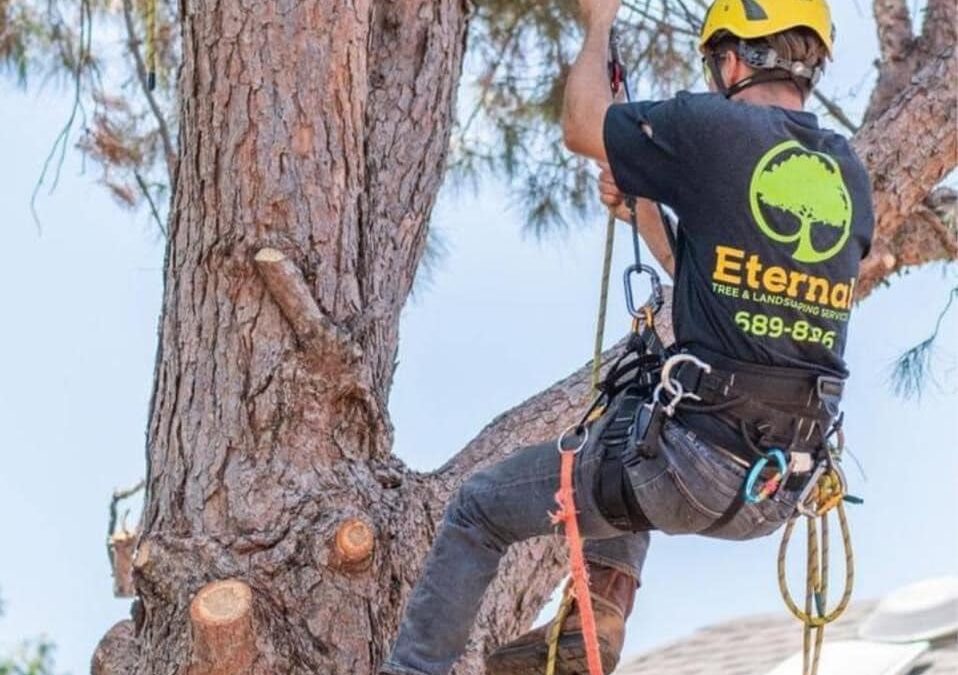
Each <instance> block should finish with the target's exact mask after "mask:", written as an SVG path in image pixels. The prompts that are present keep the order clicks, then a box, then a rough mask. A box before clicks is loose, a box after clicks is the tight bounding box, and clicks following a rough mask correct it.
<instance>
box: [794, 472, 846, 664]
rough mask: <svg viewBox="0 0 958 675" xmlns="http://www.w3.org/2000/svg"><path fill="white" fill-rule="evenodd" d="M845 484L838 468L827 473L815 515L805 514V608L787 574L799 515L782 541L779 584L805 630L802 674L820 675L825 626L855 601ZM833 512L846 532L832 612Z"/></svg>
mask: <svg viewBox="0 0 958 675" xmlns="http://www.w3.org/2000/svg"><path fill="white" fill-rule="evenodd" d="M844 492H845V486H844V484H843V482H842V479H841V477H840V476H839V475H838V472H837V471H835V470H834V469H832V470H829V471H828V472H826V473H825V474H824V475H823V476H822V477H821V478H820V479H819V481H818V485H817V486H816V488H815V491H814V493H813V495H812V498H811V500H810V504H811V505H813V506H814V509H813V512H814V517H812V516H805V520H806V527H807V535H808V536H807V542H806V568H805V607H804V610H802V609H799V607H798V605H797V604H796V602H795V599H794V598H793V597H792V594H791V591H790V590H789V588H788V579H787V578H786V576H785V564H786V561H787V558H788V545H789V542H790V541H791V538H792V533H793V532H794V529H795V523H796V521H797V520H798V518H799V516H798V515H796V516H794V517H793V518H791V519H790V520H789V521H788V523H787V524H786V526H785V532H784V534H783V535H782V543H781V546H779V549H778V587H779V590H780V591H781V593H782V599H783V600H784V601H785V606H786V607H788V610H789V611H790V612H791V613H792V614H793V615H794V616H795V618H797V619H798V620H799V621H801V622H802V624H803V630H802V675H816V674H817V673H818V667H819V662H820V660H821V655H822V645H823V643H824V640H825V626H827V625H828V624H830V623H832V622H833V621H835V620H837V619H838V618H839V617H841V615H842V614H843V613H844V612H845V609H846V608H847V607H848V603H849V602H850V601H851V597H852V588H853V586H854V583H855V556H854V551H853V550H852V540H851V531H850V529H849V526H848V515H847V514H846V512H845V504H844V502H843V501H842V498H843V497H844ZM832 511H836V512H837V513H838V523H839V526H840V527H841V533H842V547H843V548H844V553H845V589H844V591H843V592H842V597H841V599H840V600H839V602H838V605H837V606H836V607H835V608H834V609H833V610H831V611H828V607H827V601H828V573H829V558H830V552H831V551H830V548H829V523H828V517H829V514H830V513H831V512H832Z"/></svg>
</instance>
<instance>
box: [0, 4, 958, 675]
mask: <svg viewBox="0 0 958 675" xmlns="http://www.w3.org/2000/svg"><path fill="white" fill-rule="evenodd" d="M863 4H864V3H863ZM841 5H842V6H841V7H840V8H839V11H838V14H839V17H838V23H839V30H840V35H842V36H844V38H843V41H842V42H840V43H839V44H840V47H839V53H838V60H837V65H836V66H835V67H834V68H833V69H832V73H831V74H830V76H829V78H828V79H826V82H825V84H824V89H825V91H826V92H828V93H831V94H837V95H839V96H840V97H841V98H842V100H843V101H844V102H846V104H848V106H849V108H850V109H851V110H853V111H855V110H860V109H861V106H862V105H863V101H862V98H863V97H862V96H861V95H859V96H857V97H855V96H853V94H855V93H859V94H860V92H865V93H866V94H867V91H868V89H869V86H868V83H869V79H868V78H869V73H870V61H871V59H872V58H873V56H874V53H875V52H874V39H873V37H872V31H873V28H872V25H871V20H870V17H868V16H863V15H860V14H859V13H858V10H857V9H856V8H855V6H854V4H853V3H841ZM65 114H66V106H65V103H64V101H63V100H62V97H61V96H58V95H57V94H56V92H48V93H46V94H44V95H41V96H36V95H34V94H30V95H24V94H22V93H19V92H15V91H13V90H11V89H10V87H9V86H7V85H4V87H3V88H0V130H2V131H0V135H2V136H0V137H2V138H3V141H4V142H3V145H2V148H3V152H2V155H0V185H2V186H3V187H2V189H0V214H2V216H0V223H2V230H0V231H2V233H3V250H4V253H5V255H4V256H3V259H2V261H0V307H2V308H3V324H2V330H0V457H2V461H0V542H2V545H0V546H2V548H0V595H2V597H3V599H4V601H5V603H4V604H5V611H6V613H5V616H4V617H2V618H0V652H2V651H3V650H4V648H6V647H9V646H10V645H11V644H13V643H14V642H16V641H17V640H19V639H21V638H24V637H31V636H36V635H39V634H42V633H45V634H47V635H49V636H50V637H51V638H53V639H54V640H55V641H56V642H57V644H58V646H59V650H58V665H59V667H60V670H62V671H69V672H72V673H74V675H78V674H79V673H83V672H86V671H87V669H88V665H87V664H88V660H89V657H90V654H91V653H92V650H93V647H94V645H95V644H96V641H97V640H98V639H99V637H100V636H101V635H102V634H103V632H104V631H105V630H106V629H107V628H108V627H109V626H110V625H112V624H113V623H114V622H115V621H117V620H120V619H122V618H124V617H125V616H126V614H127V609H128V603H127V602H125V601H119V600H114V599H113V598H112V591H111V580H110V576H109V568H108V564H107V559H106V554H105V548H104V538H105V528H106V518H107V504H108V500H109V495H110V493H111V492H112V490H113V489H114V488H115V487H118V486H126V485H128V484H131V483H134V482H135V481H136V480H138V479H139V478H140V477H141V476H142V475H143V470H144V430H145V423H146V414H147V405H148V398H149V392H150V385H151V378H152V373H153V358H154V351H155V346H156V322H157V313H158V311H159V303H160V294H161V263H162V256H163V243H162V241H160V239H159V238H158V236H157V234H156V232H155V231H154V229H152V227H151V225H150V222H149V220H148V219H147V218H146V216H145V215H142V214H130V213H128V212H126V211H124V210H121V209H119V208H118V207H116V206H115V205H114V204H113V203H112V201H111V200H110V198H109V197H108V196H107V194H106V192H105V191H104V190H103V189H102V188H100V187H98V186H97V185H96V184H95V179H96V176H95V175H94V173H93V172H92V170H91V171H90V172H88V173H87V174H86V175H84V174H83V173H82V166H81V161H80V159H79V158H78V157H77V156H76V155H75V154H74V153H70V154H69V155H68V159H67V163H66V167H65V170H64V175H63V179H62V181H61V184H60V186H59V188H58V189H57V191H56V192H55V193H54V194H53V195H50V196H44V197H42V198H41V200H40V203H39V211H40V215H41V218H42V221H43V233H42V236H41V235H39V234H38V232H37V230H36V228H35V226H34V224H33V222H32V219H31V216H30V213H29V199H30V193H31V190H32V188H33V182H34V180H35V178H36V177H37V175H38V173H39V171H40V166H41V163H42V160H43V158H44V157H45V155H46V153H47V151H48V150H49V146H50V143H51V141H52V139H53V137H54V136H55V134H56V133H57V131H58V129H59V125H60V124H61V123H62V121H63V119H64V117H65ZM522 215H523V214H522V212H521V209H519V208H513V207H511V206H510V201H509V197H508V194H507V193H506V192H505V191H504V189H503V186H501V185H499V184H497V183H495V182H489V183H487V184H484V185H483V186H482V187H481V189H480V190H479V191H478V193H477V194H476V195H469V194H465V195H464V194H456V193H454V192H453V191H446V192H445V193H444V194H443V197H442V199H441V202H440V205H439V207H438V209H437V212H436V215H435V218H434V222H435V225H436V227H438V228H439V229H440V230H441V232H442V234H443V235H444V238H445V240H446V243H447V245H448V252H447V254H446V256H445V257H444V258H443V260H442V261H441V264H440V266H439V268H438V270H437V271H436V273H435V275H434V277H433V282H432V284H431V285H430V286H428V287H426V288H423V289H422V290H421V292H420V293H418V295H417V297H416V299H415V300H414V301H413V302H411V303H410V305H409V307H408V309H407V310H406V312H405V314H404V317H403V326H402V331H403V332H402V343H401V347H400V366H399V370H398V373H397V380H396V385H395V388H394V391H393V394H392V402H391V409H392V413H393V417H394V422H395V425H396V450H397V452H398V453H399V455H400V456H401V457H403V458H404V459H405V460H406V461H407V462H409V463H410V464H411V465H412V466H413V467H415V468H422V469H427V468H432V467H435V466H438V465H439V464H441V463H442V462H443V461H444V460H445V459H446V458H448V457H449V456H450V455H451V454H452V453H454V452H456V451H457V450H458V449H459V448H461V447H462V446H463V445H464V444H465V443H466V442H467V441H468V440H469V439H470V438H471V437H472V436H473V435H474V434H475V433H476V432H477V431H478V430H479V429H480V428H481V427H482V426H483V425H484V424H485V423H487V422H488V421H489V420H490V419H491V418H492V417H493V416H494V415H496V414H497V413H499V412H501V411H502V410H503V409H505V408H508V407H511V406H512V405H515V404H516V403H518V402H520V401H522V400H523V399H525V398H526V397H528V396H529V395H531V394H533V393H535V392H536V391H538V390H540V389H541V388H543V387H545V386H548V385H549V384H551V383H552V382H554V381H555V380H556V379H558V378H559V377H562V376H564V375H566V374H567V373H568V372H570V371H571V370H572V369H574V368H576V367H578V366H580V365H581V364H583V363H584V362H585V361H586V360H588V358H589V355H590V350H591V339H592V331H593V329H594V312H595V304H596V297H597V284H598V277H599V266H600V257H601V246H602V243H601V238H602V230H603V229H604V227H603V225H604V221H603V219H602V218H601V217H597V218H595V219H594V220H591V221H589V222H586V223H582V226H581V228H577V229H575V230H574V231H573V232H571V233H570V234H568V235H567V236H562V237H556V238H554V239H551V240H547V241H545V242H540V241H537V240H535V239H534V238H531V237H525V236H523V235H522V234H521V223H522ZM619 234H620V241H619V246H618V255H617V263H616V264H617V269H622V268H623V267H624V265H625V264H626V256H627V253H628V246H627V240H626V239H625V238H624V235H625V231H624V228H622V230H621V231H620V233H619ZM955 283H956V274H955V272H954V271H951V272H947V271H944V270H943V269H942V268H929V269H925V270H922V271H920V272H916V273H912V274H910V275H908V276H906V277H904V278H902V279H899V280H896V281H895V282H894V283H893V284H892V285H891V287H889V288H884V289H881V290H879V291H877V292H876V293H875V294H874V296H873V297H872V298H870V299H869V300H868V301H867V302H866V303H865V304H864V305H863V306H862V307H861V308H860V309H859V310H858V311H857V313H856V315H855V318H854V319H853V323H852V331H851V341H850V345H849V349H848V359H849V362H850V365H851V368H852V380H851V383H850V387H849V393H848V397H847V401H848V402H847V404H846V410H847V414H848V425H847V426H848V436H849V444H850V446H851V448H852V450H853V451H854V452H855V454H856V455H857V456H858V458H859V459H860V460H861V462H862V463H863V464H864V467H865V471H866V472H867V474H868V481H867V482H863V481H862V479H861V477H860V476H859V475H858V473H857V471H856V470H855V469H854V467H851V468H849V475H850V476H851V477H852V480H853V484H854V488H855V491H856V492H857V493H860V494H862V495H863V496H864V497H865V499H866V503H865V505H864V506H863V507H860V508H857V509H855V510H854V511H853V513H852V517H853V527H854V539H855V543H856V549H857V553H858V558H859V575H858V590H857V597H859V598H866V597H876V596H880V595H882V594H885V593H887V592H888V591H890V590H892V589H894V588H895V587H897V586H900V585H902V584H904V583H906V582H909V581H912V580H917V579H921V578H925V577H929V576H935V575H941V574H946V573H954V572H955V571H956V570H958V530H956V525H955V514H956V513H958V501H956V493H955V477H956V476H958V453H955V439H956V437H958V434H956V431H958V422H956V411H958V405H956V404H958V372H956V364H958V362H956V360H955V359H956V353H955V347H956V345H958V340H956V338H958V312H953V313H952V315H950V316H949V317H948V319H947V320H946V321H945V323H944V326H943V330H942V334H941V336H940V339H939V343H938V345H939V346H938V352H937V356H936V359H937V363H938V365H939V368H938V371H937V373H938V375H937V377H938V380H939V383H940V386H938V387H937V388H936V387H931V388H930V389H929V391H928V393H927V394H926V396H925V397H924V398H923V399H922V400H921V402H920V403H918V402H914V401H908V402H906V401H902V400H900V399H896V398H895V397H894V396H893V395H892V394H891V388H890V385H889V380H888V377H889V373H890V366H891V363H892V362H893V361H894V359H895V357H896V356H898V355H899V354H900V353H901V352H902V351H903V350H904V349H906V348H907V347H909V346H911V345H913V344H915V343H916V342H918V341H920V340H922V339H924V338H925V337H926V336H927V334H928V333H929V331H930V330H931V329H932V327H933V324H934V321H935V319H936V318H937V315H938V312H939V310H940V308H941V306H942V305H943V303H944V301H945V299H946V294H947V290H948V289H949V288H950V287H951V286H953V285H955ZM610 316H611V319H610V322H609V330H608V333H609V335H610V336H611V335H616V334H618V333H622V332H624V331H625V330H626V328H627V322H626V320H625V310H624V306H623V303H622V299H621V298H620V297H618V296H616V297H614V298H613V304H612V307H611V309H610ZM610 339H611V337H610ZM464 355H466V356H465V357H464ZM449 373H456V377H455V378H450V377H449ZM777 543H778V538H777V536H773V537H771V538H768V539H766V540H761V541H757V542H750V543H746V544H728V543H723V542H714V541H710V540H703V539H695V538H669V537H665V536H655V537H653V543H652V548H651V551H650V555H649V559H648V563H647V567H646V574H645V584H644V587H643V589H642V590H641V592H640V594H639V598H638V603H637V607H636V611H635V614H634V615H633V619H632V621H631V622H630V637H629V642H628V644H627V650H628V651H629V652H631V653H634V652H637V651H640V650H643V649H646V648H648V647H650V646H653V645H655V644H659V643H661V642H663V641H666V640H670V639H674V638H677V637H679V636H681V635H683V634H685V633H687V632H688V631H690V630H692V629H694V628H695V627H698V626H701V625H704V624H707V623H710V622H713V621H716V620H719V619H722V618H726V617H729V616H735V615H740V614H744V613H752V612H757V611H779V610H780V600H779V598H778V593H777V590H776V585H775V575H774V555H775V548H776V546H777ZM782 611H784V610H782ZM796 630H797V629H796Z"/></svg>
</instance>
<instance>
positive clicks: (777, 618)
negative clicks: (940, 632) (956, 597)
mask: <svg viewBox="0 0 958 675" xmlns="http://www.w3.org/2000/svg"><path fill="white" fill-rule="evenodd" d="M877 604H878V603H877V602H874V601H872V602H860V603H855V604H853V605H852V606H851V607H849V609H848V611H846V613H845V615H844V616H843V617H842V618H841V619H839V620H838V621H836V622H835V623H833V624H831V625H830V626H828V628H827V629H826V630H825V641H826V644H827V643H829V642H834V641H837V640H855V639H858V628H859V626H860V625H861V624H862V622H863V621H864V620H865V619H866V618H867V617H868V616H869V615H870V614H871V613H872V611H873V610H874V609H875V607H876V605H877ZM801 647H802V626H801V624H800V623H799V622H798V621H797V620H795V619H794V618H793V617H792V616H791V615H789V614H787V613H786V612H785V611H784V610H783V611H782V612H781V613H778V614H769V615H759V616H751V617H745V618H742V619H734V620H732V621H728V622H725V623H721V624H718V625H716V626H711V627H708V628H703V629H701V630H699V631H697V632H695V633H693V634H692V635H690V636H689V637H687V638H685V639H683V640H680V641H678V642H675V643H673V644H671V645H669V646H666V647H663V648H661V649H656V650H653V651H650V652H647V653H645V654H641V655H639V656H637V657H635V658H634V659H632V660H630V661H626V662H625V663H623V664H622V666H620V668H619V669H618V670H617V671H616V675H768V673H769V672H770V671H772V670H773V669H774V668H775V667H776V666H778V665H779V664H780V663H781V662H782V661H784V660H785V659H787V658H789V657H790V656H792V655H793V654H795V653H796V652H799V651H800V650H801ZM956 674H958V640H956V638H955V635H950V636H949V637H946V638H942V639H939V640H936V641H934V642H932V644H931V647H930V648H929V649H928V651H926V652H925V653H924V654H922V656H921V657H919V659H918V660H917V661H916V662H915V663H914V664H912V666H911V668H910V669H909V670H907V671H905V672H904V673H901V675H956ZM848 675H866V674H865V673H861V674H859V673H848ZM890 675H891V674H890ZM894 675H899V674H898V673H894Z"/></svg>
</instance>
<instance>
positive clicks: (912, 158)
mask: <svg viewBox="0 0 958 675" xmlns="http://www.w3.org/2000/svg"><path fill="white" fill-rule="evenodd" d="M956 108H958V60H956V58H955V52H954V50H951V51H948V52H944V53H942V54H940V55H938V56H937V57H936V58H934V59H933V60H931V61H930V62H929V63H928V64H927V65H926V66H925V67H924V68H922V69H921V71H920V72H918V73H917V74H916V75H915V76H914V77H913V78H912V80H911V85H910V86H909V87H908V88H907V89H905V90H904V91H903V92H902V93H901V94H900V95H899V96H898V97H897V98H896V99H895V101H894V103H893V104H892V105H891V107H890V108H889V109H888V110H887V111H886V112H885V113H884V114H883V115H881V117H879V118H878V119H876V120H873V121H871V122H869V123H868V124H866V125H865V126H864V127H863V128H862V130H861V131H860V132H859V133H858V134H857V135H856V136H855V139H854V141H853V145H854V147H855V149H856V150H857V152H858V155H859V156H860V157H861V158H862V160H863V161H864V163H865V166H866V167H867V169H868V171H869V173H870V174H871V177H872V182H873V187H874V202H875V220H876V224H875V239H874V242H873V245H872V252H871V255H869V257H868V258H867V259H866V260H865V261H863V263H862V268H861V274H860V277H859V282H858V298H859V299H862V298H864V297H865V296H867V295H868V293H870V292H871V291H872V290H873V289H874V288H875V285H876V284H877V283H879V282H880V281H882V280H883V279H884V278H885V277H887V276H888V275H889V274H891V273H892V272H894V271H895V270H896V269H898V268H899V262H898V258H897V256H895V255H894V251H895V248H894V240H895V237H896V235H897V234H898V232H899V230H900V229H901V228H902V226H903V225H904V223H905V222H906V221H907V220H908V219H909V217H910V216H911V215H912V213H913V212H914V211H915V210H916V209H917V208H918V207H919V206H920V205H921V203H922V201H923V200H924V199H925V198H926V196H927V195H928V194H929V193H930V192H931V191H932V190H933V189H934V187H935V186H936V185H938V183H940V182H941V180H942V179H943V178H944V177H945V176H946V175H947V174H948V173H949V172H950V171H951V170H952V169H954V168H955V166H956V165H958V135H956V134H955V131H954V130H955V124H956V122H958V119H956V118H958V114H956ZM927 254H928V255H930V254H931V252H930V251H929V252H927ZM922 257H923V255H919V256H917V260H916V262H915V263H914V264H919V263H920V262H922V260H921V258H922Z"/></svg>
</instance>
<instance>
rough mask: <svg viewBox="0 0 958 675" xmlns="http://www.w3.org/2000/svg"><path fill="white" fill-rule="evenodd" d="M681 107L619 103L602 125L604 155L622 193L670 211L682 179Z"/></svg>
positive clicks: (671, 103) (678, 102)
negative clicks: (655, 202)
mask: <svg viewBox="0 0 958 675" xmlns="http://www.w3.org/2000/svg"><path fill="white" fill-rule="evenodd" d="M683 109H684V106H683V105H682V101H681V100H680V99H669V100H666V101H641V102H637V103H619V104H613V105H612V106H610V107H609V109H608V111H607V112H606V115H605V124H604V125H603V140H604V142H605V152H606V156H607V157H608V158H609V166H610V167H611V169H612V175H613V176H614V177H615V182H616V184H617V185H618V186H619V189H621V190H622V191H623V192H625V193H626V194H629V195H632V196H635V197H645V198H647V199H651V200H653V201H657V202H664V203H666V204H669V205H672V206H675V205H676V199H677V189H676V188H677V186H678V185H680V180H681V179H682V176H683V169H682V166H683V163H684V161H685V158H684V157H683V153H682V146H683V136H682V131H683V126H684V125H683V123H682V119H683V117H685V115H684V114H683V113H684V110H683Z"/></svg>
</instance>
